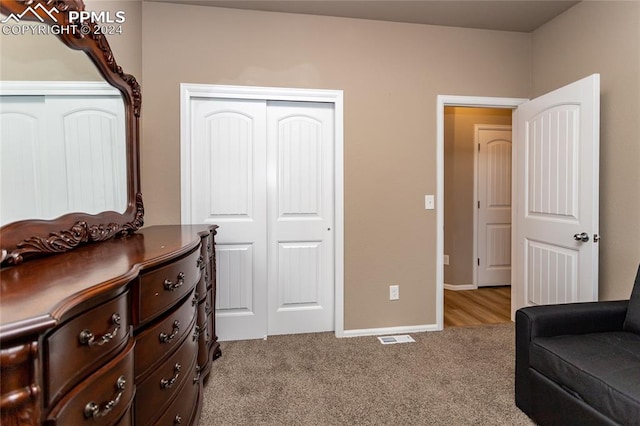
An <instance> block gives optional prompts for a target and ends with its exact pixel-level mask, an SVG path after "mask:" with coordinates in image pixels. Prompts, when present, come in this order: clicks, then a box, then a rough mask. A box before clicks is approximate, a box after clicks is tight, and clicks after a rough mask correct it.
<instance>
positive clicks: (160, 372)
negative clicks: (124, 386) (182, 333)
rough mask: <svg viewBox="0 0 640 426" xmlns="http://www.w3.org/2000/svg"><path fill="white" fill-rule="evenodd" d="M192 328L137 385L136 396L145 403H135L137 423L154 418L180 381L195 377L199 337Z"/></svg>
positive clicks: (171, 397) (170, 398) (167, 402)
mask: <svg viewBox="0 0 640 426" xmlns="http://www.w3.org/2000/svg"><path fill="white" fill-rule="evenodd" d="M194 331H195V325H194V327H193V328H192V329H191V330H189V333H190V335H189V336H187V338H186V340H185V341H184V342H183V343H182V345H181V346H180V347H179V348H178V349H177V350H176V351H175V352H174V353H173V354H172V355H171V356H170V357H169V358H168V359H167V360H166V361H165V362H164V363H162V364H161V365H160V366H158V368H155V369H154V370H153V372H152V373H151V374H150V375H149V376H148V377H147V378H146V379H144V381H143V382H142V383H140V384H139V385H138V387H137V391H136V393H137V395H139V397H140V398H141V400H142V401H144V403H139V404H138V403H137V404H136V407H135V409H136V413H135V419H136V424H138V425H145V424H148V423H151V422H153V421H154V419H155V417H157V416H158V415H159V414H160V413H162V412H163V411H164V410H165V409H166V407H167V406H168V405H169V404H170V403H171V402H172V400H173V397H174V396H175V394H176V392H177V390H178V389H180V387H181V386H182V384H183V383H185V382H186V381H193V379H194V378H195V367H196V358H197V355H198V339H197V338H195V339H194Z"/></svg>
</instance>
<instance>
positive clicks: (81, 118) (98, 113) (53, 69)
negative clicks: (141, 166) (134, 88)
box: [0, 15, 128, 226]
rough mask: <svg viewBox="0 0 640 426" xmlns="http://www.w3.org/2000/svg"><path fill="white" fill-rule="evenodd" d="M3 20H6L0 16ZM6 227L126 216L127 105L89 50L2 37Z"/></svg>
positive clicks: (0, 142) (0, 160)
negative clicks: (74, 216)
mask: <svg viewBox="0 0 640 426" xmlns="http://www.w3.org/2000/svg"><path fill="white" fill-rule="evenodd" d="M0 16H1V17H2V18H1V19H4V18H5V16H4V15H0ZM0 44H1V46H2V61H1V62H0V80H1V83H0V197H1V199H0V226H4V225H6V224H9V223H12V222H16V221H19V220H26V219H46V220H49V219H55V218H57V217H60V216H62V215H64V214H67V213H70V212H81V213H88V214H98V213H101V212H104V211H115V212H118V213H123V212H124V211H125V210H126V209H127V205H128V200H127V179H128V177H127V145H126V140H127V139H126V120H125V106H124V101H123V99H122V95H121V93H120V92H119V91H118V90H117V89H115V88H114V87H111V86H110V85H109V84H108V83H107V82H106V81H105V80H104V79H103V78H102V76H101V74H100V72H99V71H98V70H97V68H96V67H95V66H94V64H93V63H92V62H91V60H90V59H89V58H88V57H87V55H86V54H85V53H84V52H83V51H79V50H73V49H70V48H68V47H67V46H65V45H64V44H63V43H62V42H61V41H60V40H59V39H58V38H57V37H56V36H55V35H53V34H37V33H36V34H32V33H29V32H25V33H21V34H12V33H5V32H4V31H3V32H2V34H0Z"/></svg>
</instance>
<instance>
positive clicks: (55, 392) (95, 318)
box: [44, 292, 130, 404]
mask: <svg viewBox="0 0 640 426" xmlns="http://www.w3.org/2000/svg"><path fill="white" fill-rule="evenodd" d="M129 322H130V320H129V293H128V292H125V293H123V294H121V295H120V296H118V297H116V298H115V299H112V300H110V301H108V302H106V303H104V304H102V305H100V306H98V307H96V308H94V309H91V310H89V311H87V312H85V313H83V314H81V315H79V316H77V317H75V318H74V319H72V320H71V321H69V322H67V323H66V324H64V325H62V326H61V327H60V328H59V329H57V330H56V331H54V332H53V333H52V334H51V335H49V336H48V337H47V338H46V340H45V356H44V364H45V368H44V372H45V374H46V375H48V380H45V384H46V385H47V386H46V388H45V398H46V401H47V403H49V404H52V403H53V402H54V401H55V400H57V399H58V397H59V396H60V394H61V393H63V392H66V391H67V390H69V389H71V387H73V386H75V385H76V384H77V383H78V382H79V381H80V380H82V379H83V378H84V377H85V376H87V375H88V374H90V373H91V372H92V371H93V370H95V369H96V368H98V367H99V366H100V365H101V364H104V363H105V362H106V361H107V360H108V359H110V358H111V357H113V355H114V354H115V353H116V352H117V351H118V350H121V349H122V348H123V346H124V345H125V344H126V341H127V339H128V338H129Z"/></svg>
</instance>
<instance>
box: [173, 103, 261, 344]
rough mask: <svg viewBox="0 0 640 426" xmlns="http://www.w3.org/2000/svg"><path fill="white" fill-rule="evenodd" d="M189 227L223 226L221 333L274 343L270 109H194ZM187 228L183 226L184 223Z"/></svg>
mask: <svg viewBox="0 0 640 426" xmlns="http://www.w3.org/2000/svg"><path fill="white" fill-rule="evenodd" d="M191 114H192V115H191V117H192V118H191V123H192V137H191V177H190V180H191V191H192V194H191V200H192V203H191V204H192V205H191V217H190V218H189V219H190V223H211V224H216V225H219V226H220V228H219V230H218V234H217V236H216V280H217V297H216V332H217V334H218V337H219V339H220V340H243V339H257V338H263V337H265V336H266V335H267V302H266V300H267V293H266V289H267V192H266V164H267V159H266V147H267V144H266V121H265V120H266V102H265V101H254V100H229V99H210V98H208V99H195V100H193V101H192V102H191ZM183 221H184V218H183Z"/></svg>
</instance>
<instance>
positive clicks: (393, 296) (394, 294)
mask: <svg viewBox="0 0 640 426" xmlns="http://www.w3.org/2000/svg"><path fill="white" fill-rule="evenodd" d="M398 299H400V286H399V285H390V286H389V300H398Z"/></svg>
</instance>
